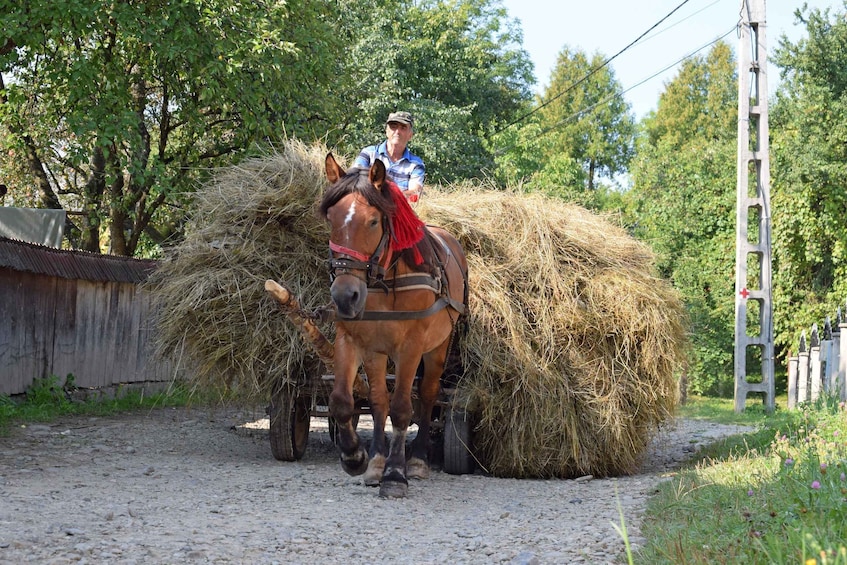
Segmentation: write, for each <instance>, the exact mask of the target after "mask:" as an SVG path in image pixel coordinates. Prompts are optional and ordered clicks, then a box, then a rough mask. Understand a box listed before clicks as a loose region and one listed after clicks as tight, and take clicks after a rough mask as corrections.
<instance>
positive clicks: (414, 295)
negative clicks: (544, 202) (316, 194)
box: [319, 153, 468, 498]
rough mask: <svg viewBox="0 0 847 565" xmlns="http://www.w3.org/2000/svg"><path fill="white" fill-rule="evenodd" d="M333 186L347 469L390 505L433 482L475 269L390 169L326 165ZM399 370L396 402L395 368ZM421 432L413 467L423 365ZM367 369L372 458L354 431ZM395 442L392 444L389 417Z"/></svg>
mask: <svg viewBox="0 0 847 565" xmlns="http://www.w3.org/2000/svg"><path fill="white" fill-rule="evenodd" d="M326 176H327V180H328V181H329V182H330V186H329V187H328V188H327V189H326V191H325V192H324V195H323V198H322V200H321V203H320V207H319V211H320V215H321V216H323V218H325V219H326V221H327V222H328V223H329V226H330V241H329V248H330V252H329V259H328V268H329V271H330V280H331V286H330V295H331V298H332V304H333V306H334V309H335V328H336V337H335V345H334V353H333V359H334V369H335V384H334V386H333V389H332V392H331V393H330V396H329V409H330V415H331V416H332V417H333V418H334V420H335V422H336V423H337V426H338V427H337V430H338V431H337V441H336V443H337V445H338V449H339V452H340V458H341V465H342V468H343V469H344V470H345V471H346V472H347V473H348V474H350V475H353V476H356V475H362V474H363V475H364V483H365V484H366V485H368V486H379V496H380V497H382V498H402V497H405V496H406V495H407V493H408V479H409V478H418V479H425V478H428V477H429V472H430V469H429V465H428V462H427V458H428V451H429V448H430V443H431V440H430V420H431V418H432V410H433V407H434V405H435V403H436V400H437V398H438V395H439V392H440V385H441V383H440V380H441V376H442V373H443V372H444V365H445V361H446V359H447V355H448V352H449V350H450V348H451V345H452V340H453V339H454V336H455V333H456V324H457V321H458V319H459V317H460V316H462V315H463V314H464V313H465V311H466V308H467V302H468V300H467V299H468V282H467V281H468V264H467V259H466V257H465V254H464V251H463V250H462V247H461V245H460V244H459V242H458V240H456V238H454V237H453V236H452V235H451V234H449V233H448V232H447V231H445V230H444V229H442V228H439V227H435V226H427V225H425V224H424V222H422V221H421V220H420V219H419V218H418V216H417V215H416V214H415V212H414V210H412V208H411V206H410V205H409V204H408V202H407V201H406V198H405V196H403V194H402V192H401V191H400V189H399V188H398V187H397V185H396V184H394V183H393V182H391V181H390V180H389V179H388V178H387V177H386V170H385V165H384V164H383V163H382V162H381V161H379V160H375V161H374V164H373V165H372V166H371V167H370V168H362V169H359V168H354V169H351V170H350V171H345V170H343V169H342V168H341V166H340V165H339V164H338V162H337V161H336V160H335V157H334V156H333V155H332V153H329V154H328V155H327V157H326ZM389 359H390V360H391V361H392V362H393V363H394V372H395V380H394V390H393V393H392V394H391V395H390V397H389V391H388V386H387V382H386V380H387V379H386V376H387V372H388V360H389ZM421 361H423V375H422V377H421V378H420V380H419V383H418V396H419V399H420V410H419V413H418V433H417V436H416V437H415V439H414V441H413V442H412V444H411V447H410V454H409V459H408V461H407V459H406V435H407V430H408V427H409V425H410V423H411V421H412V418H413V405H412V389H413V385H414V382H415V379H416V373H417V371H418V366H419V365H420V363H421ZM360 367H363V368H364V372H365V375H366V376H367V379H368V384H369V387H370V392H369V398H368V401H369V403H370V407H371V413H372V415H373V422H374V430H373V440H372V441H371V445H370V449H369V451H365V449H364V447H363V446H362V442H361V441H360V438H359V436H358V434H357V433H356V429H355V426H354V424H353V415H354V398H353V385H354V380H355V379H356V377H357V375H358V371H359V368H360ZM388 416H390V417H391V426H392V435H391V441H390V444H389V445H386V444H387V441H386V434H385V424H386V418H387V417H388Z"/></svg>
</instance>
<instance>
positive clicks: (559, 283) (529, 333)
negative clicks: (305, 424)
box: [419, 190, 686, 477]
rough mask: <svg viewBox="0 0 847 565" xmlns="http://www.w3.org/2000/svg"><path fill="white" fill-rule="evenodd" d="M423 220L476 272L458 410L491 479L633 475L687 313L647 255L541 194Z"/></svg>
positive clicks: (439, 208)
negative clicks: (473, 418)
mask: <svg viewBox="0 0 847 565" xmlns="http://www.w3.org/2000/svg"><path fill="white" fill-rule="evenodd" d="M419 211H420V213H421V215H422V216H423V217H425V218H426V219H427V220H428V221H429V222H431V223H435V224H439V225H442V226H444V227H446V228H447V229H449V230H451V231H452V232H454V233H456V234H459V239H460V241H461V242H462V245H463V246H464V247H465V250H466V251H467V252H468V255H469V263H470V286H471V302H470V311H471V318H470V325H469V333H468V335H467V336H466V337H465V339H464V340H463V342H462V348H463V349H462V352H463V359H464V364H465V369H466V378H465V380H464V381H463V392H464V394H463V395H462V400H461V401H462V402H464V403H466V404H467V405H468V408H469V410H470V411H471V412H472V413H474V414H476V415H477V423H478V426H477V430H476V437H475V442H474V443H475V445H476V447H477V448H478V449H479V450H480V451H481V454H480V455H481V461H482V463H483V464H484V465H485V467H486V468H487V469H488V470H489V471H490V472H491V473H493V474H495V475H498V476H507V477H573V476H579V475H585V474H593V475H596V476H608V475H618V474H625V473H630V472H632V471H634V470H635V469H636V468H637V466H638V463H639V458H640V456H641V454H643V453H644V451H645V448H646V447H647V443H648V442H649V439H650V437H651V435H652V433H653V432H654V431H655V429H656V428H657V426H658V425H659V424H661V423H662V422H664V421H665V420H666V419H667V418H668V417H670V416H671V415H672V413H673V410H674V406H675V404H676V391H677V386H676V378H675V377H676V374H677V373H678V372H679V371H680V370H681V369H682V365H683V363H684V349H685V346H686V337H685V335H686V334H685V327H684V319H685V313H684V309H683V305H682V303H681V301H680V299H679V297H678V295H677V293H676V292H675V291H674V290H673V289H672V288H671V286H670V285H669V284H668V283H666V282H665V281H662V280H660V279H657V278H656V277H655V276H654V272H653V256H652V254H651V252H650V251H649V250H648V249H647V248H646V247H645V246H644V245H642V244H640V243H639V242H637V241H636V240H634V239H633V238H631V237H630V236H629V235H628V234H626V232H624V231H623V230H621V229H620V228H617V227H615V226H613V225H611V224H610V223H609V222H607V221H605V220H603V219H602V218H600V217H599V216H597V215H595V214H592V213H590V212H588V211H586V210H585V209H583V208H580V207H578V206H573V205H569V204H565V203H562V202H558V201H555V200H551V199H548V198H545V197H542V196H539V195H525V194H516V193H510V192H506V193H504V192H492V191H473V190H472V191H460V192H459V193H457V194H455V195H440V194H439V195H430V196H429V197H427V198H426V199H424V200H423V201H422V203H421V207H420V208H419Z"/></svg>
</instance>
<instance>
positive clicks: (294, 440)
mask: <svg viewBox="0 0 847 565" xmlns="http://www.w3.org/2000/svg"><path fill="white" fill-rule="evenodd" d="M269 412H270V420H271V425H270V438H271V452H272V453H273V456H274V458H275V459H277V460H279V461H299V460H300V459H301V458H302V457H303V455H304V454H305V453H306V445H308V443H309V414H310V412H311V405H310V402H309V398H307V397H302V396H299V395H298V394H297V392H296V391H295V390H292V389H290V388H284V389H282V390H281V391H279V392H278V393H277V394H276V395H275V396H274V398H273V399H271V407H270V411H269Z"/></svg>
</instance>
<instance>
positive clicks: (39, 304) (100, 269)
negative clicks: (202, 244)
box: [0, 237, 171, 395]
mask: <svg viewBox="0 0 847 565" xmlns="http://www.w3.org/2000/svg"><path fill="white" fill-rule="evenodd" d="M156 265H157V263H156V261H152V260H142V259H133V258H128V257H115V256H110V255H100V254H96V253H88V252H81V251H66V250H60V249H53V248H50V247H45V246H42V245H35V244H30V243H25V242H22V241H17V240H12V239H8V238H4V237H0V394H7V395H12V394H20V393H23V392H26V390H27V388H29V387H30V385H31V384H32V383H33V381H35V380H36V379H44V378H48V377H51V376H54V375H55V376H56V377H57V378H58V382H59V383H60V384H61V383H64V382H65V380H66V378H67V376H68V375H69V374H72V375H73V382H74V384H75V385H76V386H77V387H80V388H101V387H110V386H113V385H119V384H125V383H140V382H150V381H167V380H170V379H171V369H170V366H169V363H167V362H165V361H161V360H158V359H155V358H154V356H153V355H152V350H153V348H152V341H151V339H150V337H151V332H152V331H153V326H152V324H153V322H152V319H153V316H152V313H153V300H152V296H151V295H150V294H149V293H148V292H147V291H145V290H143V289H142V288H141V287H140V283H142V282H143V281H144V280H146V279H147V277H148V276H149V274H150V273H151V272H153V270H155V269H156Z"/></svg>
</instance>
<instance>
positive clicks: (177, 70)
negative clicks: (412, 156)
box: [0, 0, 341, 255]
mask: <svg viewBox="0 0 847 565" xmlns="http://www.w3.org/2000/svg"><path fill="white" fill-rule="evenodd" d="M330 8H331V7H330V6H329V5H328V4H327V3H325V2H321V1H320V0H290V1H287V2H277V1H273V0H259V2H258V3H257V4H255V5H251V6H250V9H245V7H244V6H242V4H241V3H239V2H235V1H233V0H193V1H191V2H188V1H185V0H180V1H170V2H165V1H162V0H151V1H145V2H137V1H134V0H124V1H119V2H109V3H103V2H98V1H94V0H66V1H63V2H60V3H59V5H57V4H56V2H52V1H45V0H30V1H28V2H25V3H19V2H9V1H8V0H0V14H2V19H1V20H0V21H1V22H2V25H1V26H0V29H2V31H0V34H2V35H0V124H2V126H0V142H2V143H3V146H2V157H0V175H2V176H3V177H4V178H14V179H15V181H16V182H15V184H14V185H13V192H12V196H13V198H15V201H16V202H18V203H22V204H27V205H36V206H40V207H46V208H66V209H70V210H74V211H79V212H81V214H82V215H81V216H79V217H78V218H79V221H78V223H76V222H74V223H71V222H69V224H68V226H67V230H66V231H67V233H68V235H69V239H70V240H71V242H72V244H73V245H74V246H76V247H80V248H82V249H87V250H89V251H100V249H101V239H102V238H104V237H105V239H107V241H108V246H109V248H110V251H111V252H112V253H114V254H119V255H132V254H134V253H135V252H136V251H137V250H138V248H139V246H142V245H143V242H142V238H143V237H148V238H150V239H152V241H154V242H161V241H163V240H164V239H165V238H167V237H168V236H169V235H170V234H171V233H173V232H174V231H176V230H177V229H178V227H179V223H180V222H181V220H182V218H183V217H184V213H183V211H182V210H181V209H180V208H181V206H182V204H183V203H184V201H185V197H186V195H188V194H189V193H190V192H191V190H192V187H193V186H194V184H195V183H196V182H198V179H200V178H201V177H202V175H203V171H206V170H208V169H210V168H213V167H216V166H219V165H221V164H223V163H225V162H226V160H229V159H232V157H233V156H234V155H237V154H239V153H242V152H244V151H245V150H247V149H248V148H249V147H251V145H252V144H255V143H256V142H257V141H261V140H262V139H265V138H273V137H276V136H278V135H279V134H280V133H281V132H286V133H288V134H303V135H309V136H315V135H317V132H318V131H320V132H321V133H323V131H325V130H326V129H328V125H327V124H328V123H335V121H336V120H335V118H334V114H333V108H334V106H333V104H332V99H330V98H329V96H330V93H324V90H323V88H322V87H323V85H325V84H328V83H329V82H330V77H332V76H333V74H332V72H333V71H334V70H336V68H337V67H336V64H337V61H338V58H339V56H338V53H340V51H341V45H340V42H339V40H338V39H337V37H336V34H335V31H336V28H335V25H334V22H335V19H334V18H338V17H339V14H338V12H335V11H332V10H331V9H330ZM106 230H108V233H106Z"/></svg>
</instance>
